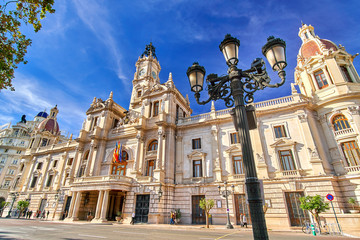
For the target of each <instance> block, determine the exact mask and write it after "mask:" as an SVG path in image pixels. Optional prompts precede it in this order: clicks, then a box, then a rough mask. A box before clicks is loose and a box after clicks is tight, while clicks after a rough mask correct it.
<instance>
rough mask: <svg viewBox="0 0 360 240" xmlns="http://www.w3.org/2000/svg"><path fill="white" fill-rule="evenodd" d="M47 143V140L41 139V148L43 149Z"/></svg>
mask: <svg viewBox="0 0 360 240" xmlns="http://www.w3.org/2000/svg"><path fill="white" fill-rule="evenodd" d="M47 142H48V140H47V139H46V138H43V139H42V141H41V147H45V146H46V144H47Z"/></svg>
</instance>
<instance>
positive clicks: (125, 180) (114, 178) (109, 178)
mask: <svg viewBox="0 0 360 240" xmlns="http://www.w3.org/2000/svg"><path fill="white" fill-rule="evenodd" d="M132 180H133V179H132V178H130V177H126V176H120V175H107V176H93V177H80V178H75V179H74V184H89V183H96V184H97V183H104V182H114V183H116V182H121V183H132Z"/></svg>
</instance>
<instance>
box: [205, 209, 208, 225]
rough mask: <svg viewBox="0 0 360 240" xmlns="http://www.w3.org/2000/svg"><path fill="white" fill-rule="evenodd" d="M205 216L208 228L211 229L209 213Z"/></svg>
mask: <svg viewBox="0 0 360 240" xmlns="http://www.w3.org/2000/svg"><path fill="white" fill-rule="evenodd" d="M205 215H206V228H209V213H208V212H207V213H206V214H205Z"/></svg>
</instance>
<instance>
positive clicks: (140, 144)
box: [132, 131, 144, 174]
mask: <svg viewBox="0 0 360 240" xmlns="http://www.w3.org/2000/svg"><path fill="white" fill-rule="evenodd" d="M136 139H137V144H136V152H135V154H136V155H135V156H134V157H135V161H134V165H133V169H132V173H133V174H136V173H137V174H140V173H141V172H140V170H141V169H142V167H141V162H142V161H141V159H142V158H143V156H144V155H143V154H144V151H143V150H144V136H143V132H142V131H138V133H137V135H136Z"/></svg>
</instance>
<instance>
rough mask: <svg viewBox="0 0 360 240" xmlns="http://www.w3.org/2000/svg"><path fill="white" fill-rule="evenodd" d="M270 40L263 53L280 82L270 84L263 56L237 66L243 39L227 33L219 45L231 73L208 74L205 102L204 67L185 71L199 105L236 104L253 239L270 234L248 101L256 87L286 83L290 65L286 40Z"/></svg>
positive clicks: (236, 120)
mask: <svg viewBox="0 0 360 240" xmlns="http://www.w3.org/2000/svg"><path fill="white" fill-rule="evenodd" d="M267 40H268V41H267V43H266V44H265V45H264V46H263V48H262V52H263V54H264V56H265V57H266V58H267V60H268V62H269V63H270V65H271V68H272V69H273V70H274V71H277V72H278V75H279V77H280V79H281V82H280V83H276V84H270V80H271V79H270V77H269V75H268V73H267V71H266V67H265V62H264V60H263V59H261V58H256V59H255V60H254V61H253V62H252V64H251V68H250V69H248V70H242V69H238V68H237V67H236V65H237V63H238V61H239V60H238V50H239V46H240V41H239V40H238V39H236V38H234V37H231V35H230V34H228V35H226V36H225V39H224V41H222V42H221V44H220V46H219V48H220V50H221V52H222V53H223V54H224V57H225V60H226V63H227V65H228V66H229V68H228V75H226V76H221V77H218V75H217V74H209V75H208V76H207V78H206V82H207V88H208V93H209V98H208V99H207V100H206V101H201V102H200V101H199V99H200V91H201V90H202V89H203V83H204V77H205V68H204V67H202V66H200V65H199V64H198V63H194V64H193V65H192V66H191V67H189V68H188V70H187V72H186V74H187V76H188V78H189V82H190V86H191V91H193V92H195V98H196V101H197V103H198V104H201V105H204V104H206V103H208V102H210V101H211V100H218V99H223V100H224V101H225V105H226V106H227V107H233V106H234V105H235V107H234V108H233V111H232V115H233V120H234V125H235V129H236V130H237V132H238V134H239V139H240V143H241V149H242V153H243V159H244V168H245V176H246V181H245V184H246V189H247V196H248V202H249V208H250V215H251V221H252V226H253V236H254V239H268V233H267V229H266V223H265V216H264V212H263V210H262V209H263V207H262V199H261V192H260V184H259V181H258V178H257V174H256V168H255V163H254V155H253V151H252V147H251V139H250V134H249V123H248V119H247V108H246V106H245V104H248V103H252V102H253V101H254V97H253V94H254V92H256V91H257V90H262V89H264V88H265V87H270V88H277V87H279V86H281V85H283V84H284V83H285V71H284V68H285V67H286V65H287V63H286V55H285V47H286V44H285V42H284V41H283V40H281V39H279V38H274V37H273V36H271V37H269V38H268V39H267ZM252 120H254V119H252ZM252 127H253V126H252ZM255 127H256V126H255Z"/></svg>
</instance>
